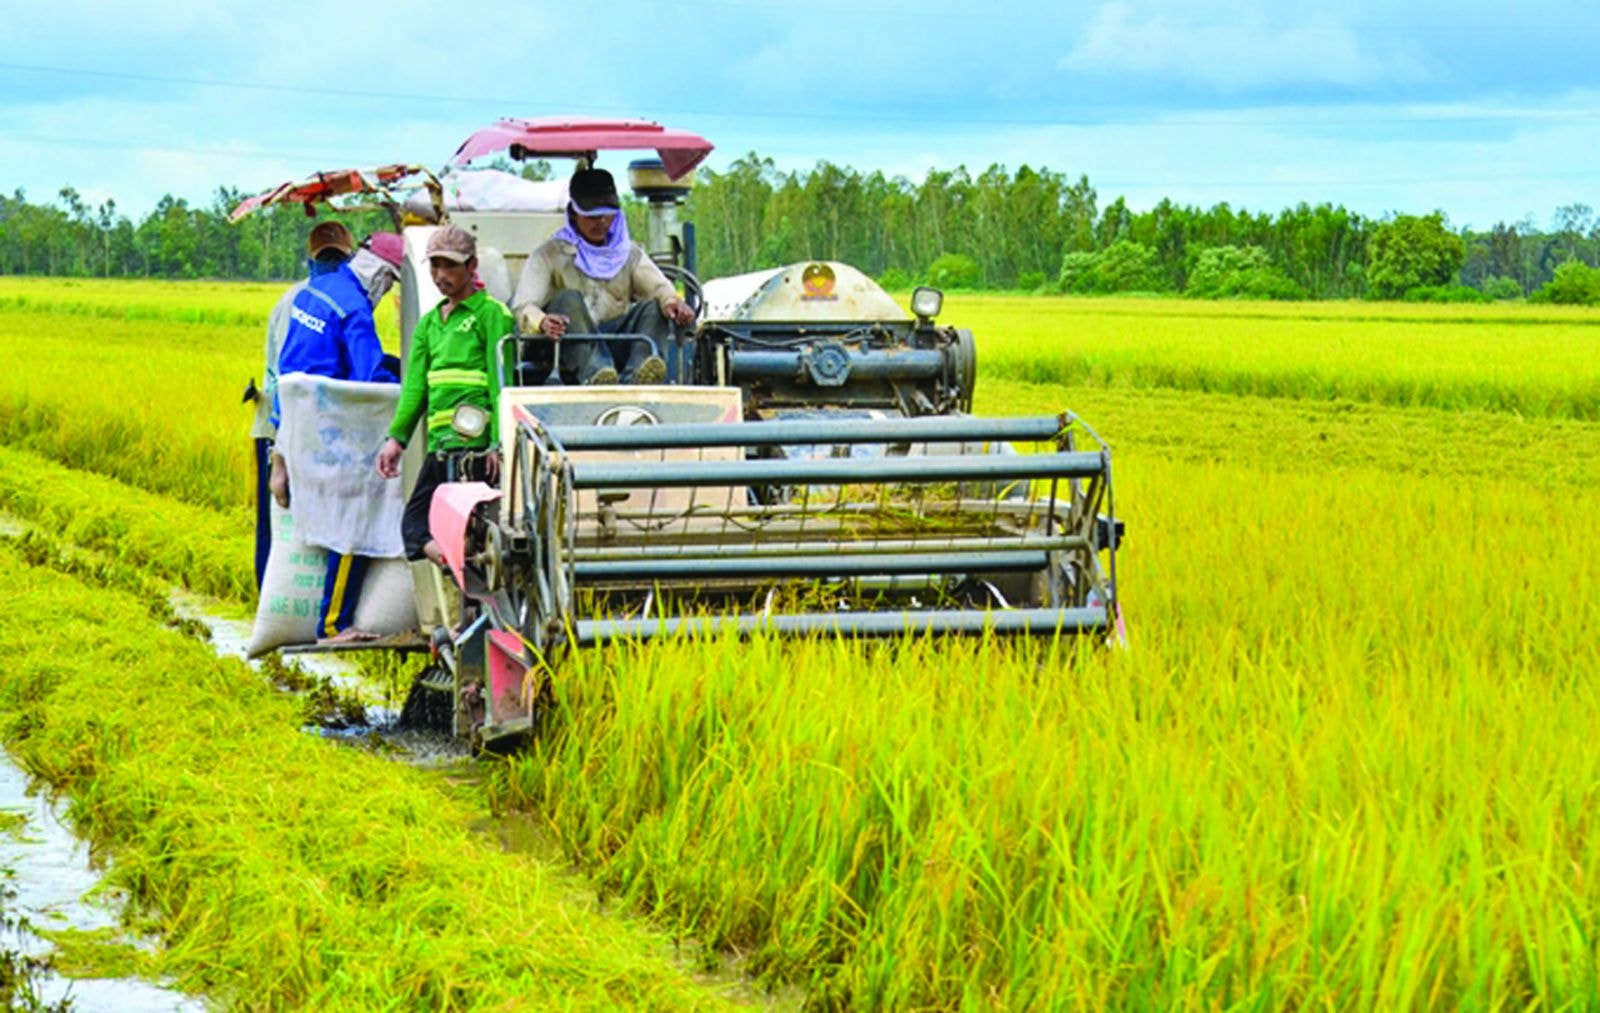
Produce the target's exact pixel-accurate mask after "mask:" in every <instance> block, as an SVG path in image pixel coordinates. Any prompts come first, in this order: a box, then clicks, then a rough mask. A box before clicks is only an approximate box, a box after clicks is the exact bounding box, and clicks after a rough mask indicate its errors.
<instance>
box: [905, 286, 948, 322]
mask: <svg viewBox="0 0 1600 1013" xmlns="http://www.w3.org/2000/svg"><path fill="white" fill-rule="evenodd" d="M943 306H944V293H943V292H941V291H939V290H938V289H936V288H929V287H928V286H926V285H919V286H918V287H917V288H916V289H915V290H913V291H912V293H911V312H913V313H915V314H916V315H917V319H918V320H932V319H933V318H934V317H936V316H938V315H939V310H940V309H941V308H942V307H943Z"/></svg>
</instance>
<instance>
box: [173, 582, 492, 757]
mask: <svg viewBox="0 0 1600 1013" xmlns="http://www.w3.org/2000/svg"><path fill="white" fill-rule="evenodd" d="M168 601H170V602H171V604H172V608H173V611H175V612H177V614H178V615H179V616H181V617H183V618H184V619H192V620H194V621H196V622H198V623H200V624H201V625H203V626H205V627H206V629H208V630H210V631H211V646H212V648H213V649H214V650H215V651H216V652H217V654H218V655H219V656H221V657H225V658H238V659H240V660H241V661H243V660H246V648H247V647H248V645H249V643H250V623H249V622H246V621H244V620H239V619H227V618H224V617H221V616H218V615H216V614H215V613H214V612H212V611H210V610H209V608H208V603H207V602H206V601H205V600H204V599H203V598H199V597H197V596H194V595H191V594H188V593H186V592H182V591H174V592H173V593H172V594H171V595H169V596H168ZM292 661H293V663H294V664H296V665H299V666H300V667H301V668H303V669H305V670H306V671H307V672H309V673H310V674H312V675H314V676H320V677H323V678H326V679H327V680H328V681H329V682H330V683H332V684H333V685H334V686H335V687H337V688H338V689H339V690H341V691H343V692H345V693H349V694H351V695H352V696H354V697H355V698H356V699H358V700H360V701H361V705H362V707H363V709H364V710H365V711H366V721H365V723H363V724H355V725H346V726H344V727H339V728H329V727H322V726H308V727H307V728H306V731H307V732H308V733H310V734H314V735H320V736H322V737H323V738H327V739H335V740H341V741H346V742H351V743H368V742H371V741H372V740H373V739H374V738H376V739H377V740H379V741H381V743H382V745H383V747H384V749H385V751H386V752H389V753H391V755H397V756H399V757H400V758H402V759H404V760H405V761H406V762H409V763H413V764H418V765H421V766H432V765H436V764H453V763H456V762H458V761H460V760H461V759H463V758H464V757H466V756H469V755H470V750H469V749H468V748H467V745H466V743H464V742H462V741H460V740H458V739H454V738H451V737H450V736H445V735H437V734H431V733H428V732H418V731H403V730H400V729H398V728H396V727H395V722H396V720H397V719H398V718H399V717H400V707H401V705H402V704H404V703H405V701H404V700H393V699H389V698H387V697H386V696H385V691H384V690H383V689H382V688H380V687H375V686H373V685H372V684H371V683H370V682H369V681H368V680H367V679H366V678H364V677H363V676H362V674H361V670H360V669H359V668H358V667H357V666H356V665H355V664H354V663H353V662H351V661H350V660H349V659H348V657H341V656H339V655H334V654H298V655H295V656H294V657H293V659H292Z"/></svg>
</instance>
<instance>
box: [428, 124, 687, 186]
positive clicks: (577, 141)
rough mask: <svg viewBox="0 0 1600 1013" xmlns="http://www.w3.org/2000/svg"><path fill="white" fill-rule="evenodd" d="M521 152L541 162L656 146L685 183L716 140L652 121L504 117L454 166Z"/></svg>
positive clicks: (472, 140)
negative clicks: (543, 157) (548, 158)
mask: <svg viewBox="0 0 1600 1013" xmlns="http://www.w3.org/2000/svg"><path fill="white" fill-rule="evenodd" d="M512 148H516V149H518V152H517V153H518V154H519V155H523V156H525V157H531V158H537V157H539V156H541V155H556V156H567V157H575V158H581V157H583V156H585V155H593V154H594V153H595V152H598V151H619V150H621V151H626V150H638V149H641V148H654V149H655V151H656V154H658V155H660V156H661V165H662V168H664V169H665V170H666V173H667V176H668V177H669V178H671V179H680V178H682V177H683V176H684V175H686V174H687V173H688V172H689V170H691V169H693V168H694V167H695V166H697V165H699V164H700V163H701V162H702V161H704V160H705V157H706V156H707V155H709V154H711V142H710V141H708V140H706V139H705V138H704V137H701V136H700V135H699V134H692V133H690V132H688V131H687V130H669V129H667V128H666V127H663V126H662V125H661V124H659V123H651V122H650V121H648V120H590V119H580V118H577V117H572V116H546V117H543V118H540V119H532V120H521V119H503V120H501V121H500V122H498V123H496V124H494V125H493V126H490V127H484V128H483V129H482V130H479V131H477V132H476V133H474V134H473V135H472V136H471V137H469V138H467V139H466V141H464V142H463V143H462V145H461V147H459V148H457V149H456V153H455V155H454V157H452V158H451V160H450V161H451V162H452V163H453V164H456V165H460V164H461V163H463V162H469V161H471V160H472V159H474V158H477V157H479V156H480V155H489V154H493V153H495V152H497V151H506V150H509V149H512Z"/></svg>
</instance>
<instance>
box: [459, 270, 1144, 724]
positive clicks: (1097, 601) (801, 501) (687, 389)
mask: <svg viewBox="0 0 1600 1013" xmlns="http://www.w3.org/2000/svg"><path fill="white" fill-rule="evenodd" d="M818 268H826V269H827V272H828V277H827V279H826V280H828V281H831V282H832V286H831V289H830V288H829V287H828V286H826V285H824V284H822V283H819V282H818V280H817V279H818V274H819V271H818V270H817V269H818ZM736 280H739V281H741V282H742V291H743V295H742V296H741V297H740V298H739V299H737V300H736V301H734V302H731V303H730V302H729V301H727V299H726V295H727V293H728V292H729V291H731V289H730V287H729V286H726V285H724V284H723V283H722V282H719V281H712V282H708V283H707V284H706V286H705V308H704V315H705V316H704V322H703V323H702V324H701V325H700V326H699V328H698V329H697V330H696V332H695V333H694V334H693V335H691V336H689V337H688V338H687V340H686V341H685V342H684V346H685V347H684V348H683V349H682V350H683V351H685V352H686V353H688V354H686V355H685V356H683V357H682V358H681V359H680V363H681V364H682V365H681V368H680V370H679V371H678V373H677V375H676V376H675V379H676V380H677V381H678V382H676V383H669V384H665V385H660V386H652V387H634V386H627V385H619V386H603V387H566V386H553V385H552V386H534V387H527V386H523V387H518V386H506V387H503V388H502V393H501V404H500V412H501V415H500V427H499V431H500V434H501V439H502V444H503V449H502V457H503V465H502V468H503V480H502V489H501V493H500V494H499V495H498V496H492V495H490V493H489V491H488V490H487V487H478V489H479V492H477V493H469V492H467V491H465V490H467V489H470V488H471V487H470V486H467V487H462V488H461V491H457V492H452V493H450V494H449V495H450V496H452V497H456V498H457V505H456V506H455V507H453V508H448V509H453V511H454V514H455V516H457V517H458V518H460V519H459V520H458V521H456V522H455V527H454V528H452V529H450V531H457V532H459V538H458V540H457V544H458V546H459V548H458V549H457V550H456V552H455V554H454V555H452V557H451V564H452V567H453V568H455V570H456V575H457V580H458V583H459V584H460V586H461V587H462V588H463V589H464V591H465V592H466V593H467V595H468V596H469V597H471V598H473V599H475V600H476V601H478V602H480V603H481V609H482V611H481V614H482V616H483V621H484V622H485V623H486V624H487V634H488V635H487V637H486V638H485V655H484V671H485V673H486V680H485V681H486V690H487V692H486V702H487V709H486V713H485V715H484V717H483V725H482V727H481V729H479V733H480V734H481V736H482V739H483V741H484V742H485V744H487V745H490V746H491V747H494V745H495V743H496V742H499V741H506V740H510V739H514V738H515V737H517V736H520V735H521V734H524V733H525V732H526V731H527V729H528V728H529V727H530V726H531V723H532V720H533V715H532V707H533V703H532V699H533V691H532V690H531V689H530V687H531V686H534V685H536V684H539V683H541V682H542V678H543V674H544V673H546V672H548V671H549V670H550V669H551V667H552V666H553V665H555V664H557V663H558V661H557V659H558V657H559V656H560V655H561V653H562V652H564V651H568V650H571V649H574V648H582V647H590V646H596V645H602V644H606V643H609V642H613V641H619V640H627V641H633V642H640V641H650V640H655V639H660V638H670V637H673V636H676V635H679V634H682V633H687V632H692V631H706V632H717V631H730V632H734V633H736V634H738V635H741V636H742V635H753V634H757V633H769V634H775V635H786V636H788V635H792V636H806V635H825V636H848V637H887V636H898V635H902V634H907V633H913V634H916V633H922V634H939V635H1031V636H1057V635H1063V634H1086V635H1090V636H1095V637H1100V638H1103V639H1106V640H1114V639H1116V638H1118V637H1119V636H1120V618H1119V609H1118V604H1117V599H1116V592H1115V586H1116V584H1115V554H1116V549H1117V544H1118V542H1119V540H1120V537H1121V525H1120V522H1118V521H1116V520H1115V519H1114V509H1113V501H1112V484H1111V460H1110V452H1109V450H1108V449H1107V448H1106V447H1105V445H1104V444H1103V443H1101V442H1100V441H1099V439H1098V437H1096V436H1095V435H1094V433H1093V432H1092V431H1091V430H1090V429H1089V428H1088V427H1087V426H1086V425H1084V423H1083V422H1082V421H1081V420H1079V419H1078V418H1077V417H1075V416H1073V415H1071V414H1066V413H1064V414H1061V415H1050V416H1038V417H1024V418H978V417H974V416H971V415H968V414H966V413H965V409H966V408H967V406H968V405H970V402H971V395H972V382H973V378H974V376H975V356H974V350H973V342H972V338H971V335H970V334H968V333H966V332H964V331H960V330H957V329H954V328H945V327H939V326H936V325H935V324H934V322H933V317H934V315H935V314H936V313H937V312H938V308H939V307H938V294H937V293H936V292H933V291H932V290H928V291H927V294H924V293H918V295H917V296H916V297H915V298H914V300H913V306H914V308H915V312H914V315H913V316H907V315H906V314H905V313H904V311H902V310H900V309H899V308H898V306H897V305H896V304H894V302H893V301H892V300H890V299H889V298H888V297H887V296H886V295H884V294H883V293H882V292H881V290H879V289H878V288H877V286H876V285H875V284H874V283H872V282H871V280H870V279H865V278H864V276H861V275H860V274H859V272H855V271H853V269H850V268H848V267H846V266H845V265H836V264H821V265H819V264H810V265H794V266H792V267H791V268H786V269H782V270H780V271H777V272H767V273H764V274H763V275H761V276H747V277H746V278H744V279H736ZM841 283H843V284H844V285H845V286H848V288H846V289H845V290H843V291H841ZM819 290H822V291H829V292H830V293H831V294H833V295H834V296H835V299H834V301H833V302H832V303H831V304H826V305H824V306H822V307H821V308H814V311H813V312H809V313H808V310H807V309H806V308H805V307H804V306H803V304H802V303H801V301H800V299H799V298H798V297H799V296H800V295H801V294H810V295H816V294H817V293H818V291H819ZM763 292H765V293H767V294H768V295H769V296H770V295H771V294H772V293H779V294H783V293H787V296H785V297H783V298H777V299H772V298H763V297H762V293H763ZM719 300H721V301H719ZM817 302H822V300H820V299H818V300H817ZM764 307H765V309H766V310H770V311H771V312H764V309H763V308H764ZM774 307H776V309H774ZM543 340H544V339H542V338H538V337H533V336H518V337H514V338H508V339H506V346H505V347H504V348H503V349H502V355H501V362H502V363H503V364H511V366H510V367H509V368H508V369H507V374H508V375H511V373H512V372H513V371H514V369H515V364H516V363H517V362H519V361H526V353H528V352H530V351H531V348H530V347H528V346H530V345H531V344H532V343H533V342H539V341H543ZM440 495H441V496H443V495H445V494H444V492H443V490H441V494H440ZM440 504H441V501H440V500H436V503H435V525H434V528H435V533H436V536H437V535H439V534H440V521H441V518H440V516H439V513H438V511H439V510H440V508H441V505H440ZM448 533H449V532H448V531H447V532H446V534H448ZM442 540H443V539H442ZM458 559H459V560H460V565H459V566H457V562H456V561H457V560H458Z"/></svg>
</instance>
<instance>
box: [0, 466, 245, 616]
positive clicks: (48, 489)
mask: <svg viewBox="0 0 1600 1013" xmlns="http://www.w3.org/2000/svg"><path fill="white" fill-rule="evenodd" d="M0 513H3V514H10V515H11V516H13V517H17V518H19V519H22V520H25V521H28V522H29V523H31V524H33V525H35V526H36V527H37V528H38V529H39V530H40V531H42V532H44V533H46V534H48V535H50V536H52V537H56V538H59V539H61V540H63V541H65V542H66V543H68V544H70V545H76V546H80V547H83V548H86V549H92V550H94V551H96V552H98V553H100V554H101V555H102V556H104V557H105V558H106V559H107V560H109V561H112V562H114V563H121V564H126V565H129V566H132V567H136V568H138V569H140V570H142V571H145V572H148V573H149V574H151V575H153V576H156V577H160V578H162V579H163V580H165V581H168V582H170V583H172V584H177V585H181V586H183V587H187V588H189V589H190V590H193V591H198V592H201V593H203V594H208V595H212V596H215V597H217V598H224V599H228V600H230V601H232V602H235V603H246V602H250V601H253V600H254V598H255V593H256V588H255V577H254V573H253V571H252V570H251V560H252V559H253V558H254V556H253V552H254V549H253V545H254V542H253V538H254V533H255V529H254V527H253V526H252V524H251V519H250V518H249V516H248V515H246V514H244V513H243V511H239V510H231V511H222V512H219V511H216V510H207V509H205V508H203V507H197V506H191V505H189V504H187V503H183V502H178V501H175V500H172V499H168V498H165V497H162V496H157V495H155V494H153V493H150V492H146V491H145V490H143V489H139V488H135V487H133V486H129V485H125V484H123V483H121V482H118V481H116V480H114V479H109V478H104V477H101V476H99V475H93V474H86V473H84V472H81V471H74V470H72V469H70V468H65V467H63V466H61V465H60V464H57V463H56V462H54V461H51V460H49V459H46V458H43V457H40V456H38V455H36V454H30V453H28V452H26V451H22V450H13V449H10V448H8V447H4V446H0Z"/></svg>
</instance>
